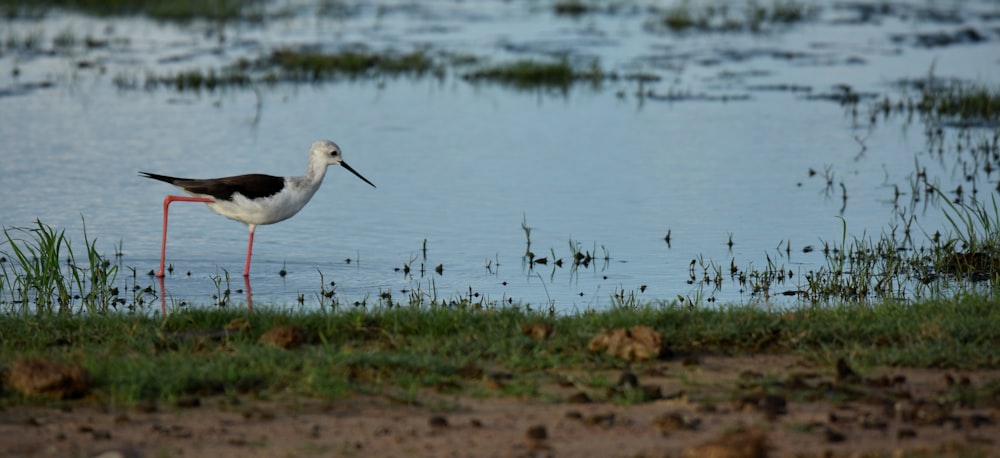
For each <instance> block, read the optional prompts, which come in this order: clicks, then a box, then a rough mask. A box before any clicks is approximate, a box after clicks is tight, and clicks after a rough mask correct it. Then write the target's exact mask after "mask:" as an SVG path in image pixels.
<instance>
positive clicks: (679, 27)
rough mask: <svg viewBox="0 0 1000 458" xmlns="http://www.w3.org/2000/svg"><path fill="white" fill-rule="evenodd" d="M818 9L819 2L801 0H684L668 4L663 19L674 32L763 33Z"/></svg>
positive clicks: (803, 19) (798, 19) (806, 18)
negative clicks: (739, 2)
mask: <svg viewBox="0 0 1000 458" xmlns="http://www.w3.org/2000/svg"><path fill="white" fill-rule="evenodd" d="M817 13H818V7H817V6H816V5H815V4H813V3H810V2H801V1H797V0H772V1H771V3H770V4H763V3H761V2H758V1H757V0H748V1H746V3H745V5H744V6H743V8H733V7H732V3H729V2H690V1H681V2H679V3H676V4H675V5H674V6H672V7H670V8H668V9H667V10H666V11H665V12H664V13H663V15H662V17H661V19H660V22H661V24H662V25H663V26H665V27H666V28H667V29H668V30H670V31H673V32H687V31H698V32H741V31H748V32H752V33H759V32H763V31H766V30H768V29H772V28H774V27H776V26H781V25H789V24H795V23H799V22H804V21H808V20H810V19H812V18H813V17H815V16H816V14H817Z"/></svg>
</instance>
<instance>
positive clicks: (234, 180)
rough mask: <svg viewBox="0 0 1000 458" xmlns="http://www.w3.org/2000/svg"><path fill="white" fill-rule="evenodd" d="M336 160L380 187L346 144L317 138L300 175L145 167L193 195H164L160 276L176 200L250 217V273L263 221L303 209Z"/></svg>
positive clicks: (247, 273) (231, 215)
mask: <svg viewBox="0 0 1000 458" xmlns="http://www.w3.org/2000/svg"><path fill="white" fill-rule="evenodd" d="M330 165H340V166H342V167H344V168H345V169H347V170H348V171H350V172H351V173H353V174H355V175H357V177H358V178H361V179H362V180H364V182H365V183H368V184H370V185H371V186H372V187H373V188H374V187H375V185H374V184H373V183H372V182H371V181H368V179H367V178H365V177H363V176H361V174H360V173H358V172H357V171H355V170H354V169H353V168H351V166H349V165H347V163H346V162H344V160H343V159H342V158H341V156H340V147H338V146H337V144H336V143H334V142H331V141H329V140H324V141H318V142H316V143H313V144H312V148H310V150H309V166H308V168H307V169H306V174H305V175H302V176H299V177H276V176H271V175H261V174H251V175H239V176H233V177H225V178H212V179H205V180H199V179H189V178H175V177H169V176H166V175H157V174H155V173H146V172H139V174H140V175H142V176H144V177H146V178H152V179H154V180H160V181H164V182H167V183H170V184H172V185H174V186H177V187H178V188H181V189H182V190H184V192H186V193H188V194H190V195H191V196H192V197H187V196H167V197H166V198H165V199H163V243H162V245H161V246H160V270H159V272H157V274H156V276H157V277H160V278H163V263H164V258H165V257H166V252H167V211H168V209H169V207H170V203H171V202H174V201H180V202H204V203H205V204H207V205H208V208H210V209H211V210H212V211H214V212H216V213H218V214H220V215H222V216H225V217H226V218H229V219H233V220H236V221H242V222H243V223H246V225H247V226H248V227H249V228H250V241H249V242H248V243H247V262H246V264H245V265H244V266H243V276H244V277H249V276H250V255H251V254H252V253H253V232H254V229H255V228H256V227H257V226H258V225H262V224H274V223H277V222H279V221H284V220H286V219H288V218H291V217H292V216H294V215H295V214H296V213H298V212H299V210H302V207H304V206H305V205H306V203H307V202H309V199H310V198H312V196H313V194H315V193H316V190H317V189H319V185H320V184H322V183H323V176H324V175H326V168H327V166H330Z"/></svg>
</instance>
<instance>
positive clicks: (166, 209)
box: [156, 196, 215, 278]
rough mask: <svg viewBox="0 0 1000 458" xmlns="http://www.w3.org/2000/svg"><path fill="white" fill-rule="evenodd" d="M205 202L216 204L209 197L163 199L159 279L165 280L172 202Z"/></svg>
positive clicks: (157, 274) (170, 197)
mask: <svg viewBox="0 0 1000 458" xmlns="http://www.w3.org/2000/svg"><path fill="white" fill-rule="evenodd" d="M173 201H180V202H203V203H206V204H209V203H212V202H215V200H213V199H209V198H207V197H187V196H167V197H166V198H165V199H163V243H161V244H160V271H159V272H157V273H156V277H157V278H163V261H164V259H165V258H166V257H167V213H168V212H169V209H170V202H173Z"/></svg>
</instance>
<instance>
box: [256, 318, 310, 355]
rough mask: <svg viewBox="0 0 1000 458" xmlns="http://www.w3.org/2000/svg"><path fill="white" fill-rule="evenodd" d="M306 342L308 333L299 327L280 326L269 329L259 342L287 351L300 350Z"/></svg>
mask: <svg viewBox="0 0 1000 458" xmlns="http://www.w3.org/2000/svg"><path fill="white" fill-rule="evenodd" d="M305 341H306V331H305V329H302V328H300V327H298V326H293V325H287V324H286V325H280V326H275V327H273V328H271V329H269V330H268V331H267V332H265V333H264V335H262V336H260V340H259V342H260V343H262V344H265V345H273V346H275V347H278V348H284V349H285V350H292V349H295V348H299V347H300V346H302V344H303V343H305Z"/></svg>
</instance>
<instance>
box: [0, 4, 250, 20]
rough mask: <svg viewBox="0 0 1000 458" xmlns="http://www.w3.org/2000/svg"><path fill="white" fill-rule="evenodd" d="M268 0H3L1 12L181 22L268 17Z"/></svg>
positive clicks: (13, 14) (8, 14) (16, 14)
mask: <svg viewBox="0 0 1000 458" xmlns="http://www.w3.org/2000/svg"><path fill="white" fill-rule="evenodd" d="M265 3H266V2H264V1H261V0H251V1H236V0H198V1H192V0H151V1H148V0H46V1H44V2H25V1H23V0H0V11H2V12H3V13H4V16H6V17H14V16H18V15H30V16H38V15H41V14H44V13H47V12H48V11H50V10H51V9H53V8H61V9H67V10H72V11H79V12H81V13H85V14H91V15H95V16H130V15H142V16H147V17H149V18H152V19H156V20H164V21H180V22H186V21H191V20H195V19H205V20H213V21H224V20H260V19H262V18H263V16H264V6H265Z"/></svg>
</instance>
